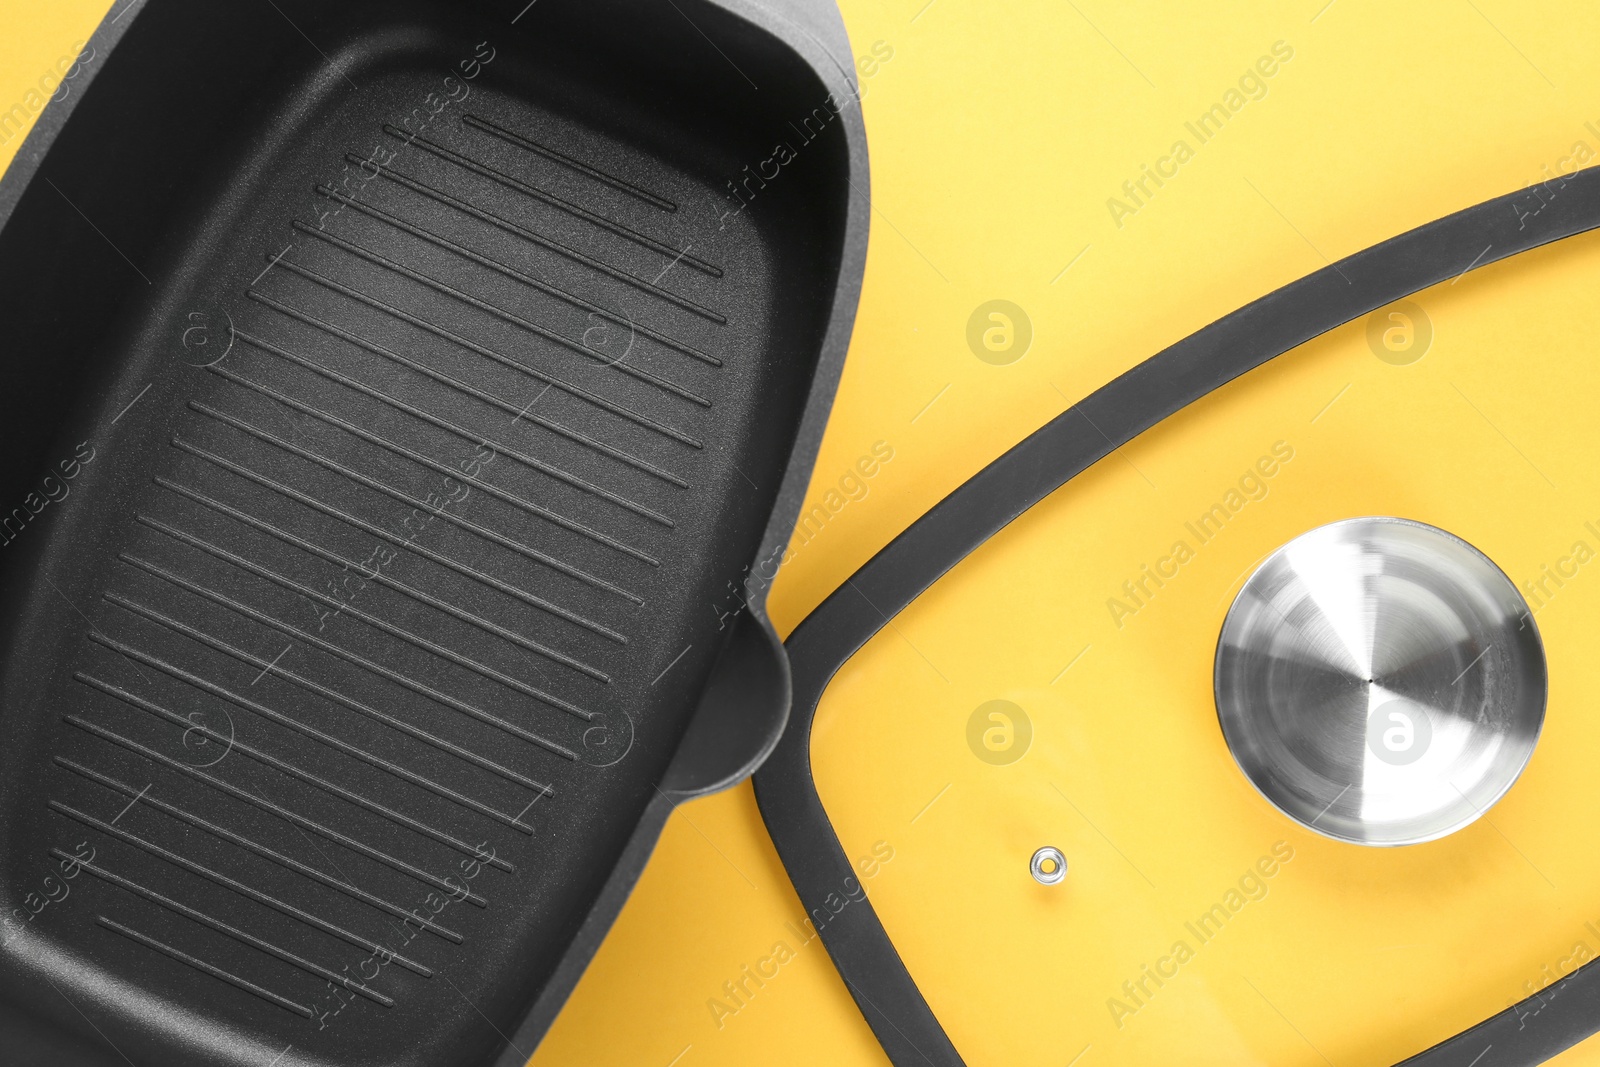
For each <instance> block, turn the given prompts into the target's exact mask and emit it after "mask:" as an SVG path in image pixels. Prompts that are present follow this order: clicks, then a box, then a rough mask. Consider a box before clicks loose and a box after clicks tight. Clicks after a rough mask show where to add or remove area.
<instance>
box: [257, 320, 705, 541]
mask: <svg viewBox="0 0 1600 1067" xmlns="http://www.w3.org/2000/svg"><path fill="white" fill-rule="evenodd" d="M233 336H235V337H237V338H238V339H239V340H241V341H243V342H244V343H245V344H247V345H250V346H251V347H252V348H255V349H258V350H260V351H262V352H266V353H269V354H270V355H274V356H277V357H278V358H279V359H282V360H285V361H287V362H289V363H293V364H294V365H295V366H298V367H303V368H305V369H306V370H308V371H310V372H311V373H313V374H315V375H318V376H319V377H322V378H326V379H327V380H328V381H330V382H335V383H337V384H339V385H342V386H344V387H345V388H346V389H350V390H352V391H353V392H357V393H360V394H361V395H362V396H366V397H370V398H371V399H373V400H376V401H378V402H379V403H381V404H384V405H386V406H388V407H390V408H392V409H393V410H395V411H398V412H400V413H401V414H404V415H409V416H411V417H412V418H414V419H416V420H418V421H419V422H425V423H427V424H428V425H430V426H435V427H438V428H439V429H441V430H443V431H445V432H446V433H448V434H452V435H454V436H456V437H459V438H461V439H462V440H463V441H466V442H467V443H468V444H482V445H487V446H489V447H491V448H493V449H494V451H495V454H496V455H500V456H505V457H506V458H508V459H513V460H515V461H517V462H518V463H520V464H522V465H523V466H524V467H526V468H528V469H529V470H531V471H533V472H535V473H536V474H542V475H544V476H545V477H546V478H549V479H551V480H552V481H557V482H561V483H563V484H564V485H568V486H571V487H572V488H574V489H576V490H578V491H579V492H580V493H587V494H588V495H590V496H593V497H596V498H598V499H600V500H604V501H606V502H607V503H610V504H615V505H616V506H617V507H619V508H622V509H623V510H624V511H629V512H632V513H633V514H635V515H638V516H640V517H641V518H644V519H648V520H649V521H650V522H653V523H656V524H657V525H660V526H665V527H667V528H668V529H671V528H672V527H673V526H674V525H676V524H675V523H674V522H673V521H672V520H671V519H669V518H667V517H666V516H665V515H663V514H661V513H660V512H659V511H656V510H654V509H652V508H649V507H646V506H645V505H643V504H640V503H639V502H637V501H635V500H630V499H628V498H627V497H625V496H623V495H621V494H620V493H614V492H612V491H611V490H609V489H604V488H602V487H600V486H598V485H596V484H594V483H593V482H591V481H588V480H587V479H584V478H580V477H578V476H577V475H575V474H572V473H570V472H568V471H564V470H562V469H561V468H560V467H556V466H553V465H552V464H549V463H546V462H545V461H544V460H542V459H537V458H535V457H533V456H529V455H527V454H525V453H523V452H519V451H517V450H516V449H514V448H511V447H510V446H508V445H506V444H505V443H503V442H500V441H496V440H495V439H494V438H492V437H490V436H489V435H487V434H479V433H474V432H472V431H471V430H468V429H466V428H465V427H462V426H457V425H456V424H455V423H453V422H450V421H449V420H448V419H441V418H439V417H438V416H437V415H430V414H429V413H428V412H426V411H423V410H422V409H421V408H419V407H416V406H415V405H413V404H408V403H406V402H405V401H404V400H400V399H399V398H397V397H394V396H391V395H389V394H388V393H385V392H383V391H382V390H380V389H374V388H373V387H372V386H370V385H365V384H363V383H361V382H358V381H356V380H355V379H354V378H350V377H347V376H346V375H343V374H340V373H339V372H338V371H335V370H330V369H328V368H327V367H323V366H320V365H319V364H317V363H314V362H312V361H311V360H309V359H306V358H305V357H304V356H297V355H295V354H294V353H293V352H290V351H288V350H287V349H285V348H283V347H282V346H280V345H275V344H273V343H272V342H270V341H265V340H262V339H261V338H259V337H256V336H254V335H253V334H248V333H245V332H244V331H243V330H240V329H235V330H234V331H233ZM604 449H609V446H602V448H597V449H596V450H597V451H602V454H604V451H603V450H604ZM614 458H616V457H614ZM627 459H628V460H632V459H633V457H631V456H629V457H627Z"/></svg>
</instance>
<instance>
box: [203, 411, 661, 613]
mask: <svg viewBox="0 0 1600 1067" xmlns="http://www.w3.org/2000/svg"><path fill="white" fill-rule="evenodd" d="M189 408H190V410H192V411H194V412H196V413H198V414H200V415H204V416H205V417H206V418H208V419H213V420H215V421H217V422H220V423H222V424H223V425H224V426H231V427H233V428H234V429H236V430H238V431H240V432H241V433H245V434H249V435H250V436H251V437H253V438H255V439H256V440H258V441H265V442H266V443H268V444H270V445H273V446H275V447H277V448H279V449H282V450H283V451H285V452H287V453H289V454H290V455H292V456H299V457H300V458H301V459H304V460H306V461H308V462H310V463H315V464H316V465H317V466H319V467H321V468H323V469H324V470H327V471H331V472H333V473H335V474H339V475H342V476H344V477H346V478H348V479H350V480H351V481H353V482H355V483H357V484H358V485H364V486H366V487H367V488H369V489H372V490H373V491H375V492H378V493H382V494H383V495H384V496H387V497H389V498H390V499H391V500H396V501H399V502H400V503H402V504H405V505H406V506H408V507H410V508H411V509H412V510H414V511H422V512H426V513H428V514H430V515H433V516H434V517H435V518H439V519H443V520H445V521H446V522H448V523H450V524H451V525H452V526H455V527H456V528H457V529H460V530H465V531H466V532H468V533H471V534H473V535H474V536H477V537H481V538H482V539H483V540H485V541H488V542H489V543H491V544H495V545H499V546H500V547H502V548H504V549H506V550H507V551H509V552H513V553H515V554H517V555H519V556H521V557H523V558H524V559H527V560H531V561H532V562H534V563H538V564H541V565H543V566H545V567H549V568H550V569H551V570H553V571H556V572H558V573H560V574H565V575H566V576H567V577H569V578H573V579H576V580H577V581H580V582H583V583H584V584H585V585H589V586H592V587H594V588H595V589H600V590H603V591H605V592H607V593H613V594H615V595H616V596H620V597H622V598H623V599H625V600H628V601H630V602H632V603H633V604H636V605H639V606H641V607H642V606H643V605H644V598H643V597H640V596H639V595H638V594H636V593H631V592H629V591H628V590H626V589H623V588H622V587H620V586H616V585H613V584H611V583H610V582H608V581H606V580H605V579H604V578H600V577H597V576H595V575H593V574H590V573H589V572H588V571H586V570H583V569H582V568H579V567H575V566H573V565H572V564H570V563H566V562H565V561H563V560H559V559H557V558H556V557H554V556H551V555H549V554H547V553H544V552H541V551H539V550H538V549H536V548H534V547H532V546H531V545H525V544H523V543H522V542H520V541H513V540H511V539H510V538H509V537H506V536H505V535H504V534H501V533H498V532H496V531H494V530H490V529H487V528H485V527H482V526H478V525H477V524H476V523H473V522H471V521H469V520H467V519H463V518H461V517H459V516H457V515H454V514H452V513H451V512H449V511H445V510H435V509H434V508H430V507H429V506H428V505H427V502H426V501H422V500H418V499H417V498H416V497H414V496H408V495H406V494H405V493H404V492H402V491H401V490H399V489H396V488H394V487H393V486H391V485H387V484H385V483H383V482H380V481H377V480H376V479H373V478H369V477H367V476H366V475H365V474H361V473H360V472H358V471H354V470H351V469H349V468H347V467H342V466H340V465H339V464H338V463H337V462H336V461H334V460H331V459H329V458H328V457H326V456H323V455H321V454H319V453H316V452H312V451H310V450H309V449H305V448H302V447H300V446H299V445H297V444H294V443H293V442H292V441H287V440H285V439H284V438H282V437H279V436H278V435H276V434H274V433H272V432H271V431H269V430H263V429H261V428H260V427H259V426H255V425H252V424H251V423H248V422H245V421H244V420H242V419H237V418H235V417H234V416H232V415H228V414H225V413H224V412H221V411H218V410H217V409H215V408H212V407H208V406H206V405H205V404H202V403H201V402H200V401H198V400H191V401H189ZM172 446H173V447H174V448H178V449H181V450H182V451H185V452H188V453H189V454H190V455H193V456H198V457H199V458H201V459H204V460H206V461H208V462H211V463H216V464H218V465H219V466H225V467H226V468H227V469H229V470H233V471H234V473H235V474H238V475H239V476H240V477H243V478H248V479H250V480H251V481H256V482H257V484H261V485H264V486H266V487H267V488H272V489H275V490H276V491H278V492H280V493H282V494H283V495H284V496H287V497H289V498H290V499H292V500H298V501H300V502H301V503H303V504H305V505H306V506H307V507H311V508H315V509H316V510H318V511H321V512H323V513H324V514H329V515H332V516H333V517H335V518H342V519H343V520H345V521H348V522H349V523H350V524H351V525H352V526H356V527H358V528H360V529H365V530H368V531H369V532H372V533H374V534H376V535H377V536H379V537H383V538H385V539H386V540H390V541H394V540H396V539H397V538H398V535H396V534H391V533H388V532H387V531H384V530H382V529H381V528H379V527H376V526H373V525H372V524H371V523H368V522H365V521H364V520H362V519H358V518H356V517H355V516H353V515H345V514H343V513H342V512H339V511H338V509H337V508H334V507H332V506H331V505H329V504H327V503H325V502H323V501H319V500H316V499H315V498H314V497H309V496H307V495H306V494H303V493H300V492H299V491H298V490H294V489H290V488H289V487H288V486H286V485H282V484H281V483H276V482H272V481H271V479H268V478H266V477H265V475H261V474H257V473H255V472H253V471H247V469H246V468H244V467H237V469H236V468H235V466H233V465H230V464H231V461H229V460H224V459H222V457H220V456H214V455H213V454H212V453H209V452H206V451H205V450H204V449H201V448H199V447H198V446H196V445H193V444H190V443H189V442H188V441H185V440H184V439H183V438H181V437H177V436H174V437H173V438H172ZM269 483H270V484H269ZM400 540H401V541H402V543H403V545H404V546H405V547H409V548H412V549H413V550H415V551H417V552H419V553H421V554H423V555H427V554H428V553H430V552H432V551H433V550H432V549H424V548H423V547H422V546H421V545H419V544H418V543H416V542H415V541H406V540H404V539H400ZM435 555H438V554H437V553H435ZM429 558H433V557H432V556H430V557H429ZM448 559H449V557H447V556H440V558H439V559H437V560H435V562H438V563H441V564H442V565H443V566H446V567H451V569H455V567H466V565H465V564H463V563H460V562H458V561H455V560H450V562H444V561H445V560H448ZM467 569H468V570H471V568H470V567H468V568H467ZM482 577H483V578H484V580H485V581H487V582H490V583H493V582H499V579H495V578H490V577H489V576H488V575H482ZM500 584H501V585H504V584H505V583H503V582H502V583H500ZM496 588H500V586H498V585H497V586H496ZM501 591H502V592H504V591H505V590H504V589H502V590H501ZM512 595H515V594H512ZM524 596H525V597H532V598H533V599H531V600H525V601H524V602H525V603H530V604H533V605H534V606H536V607H543V608H544V609H545V610H547V611H549V612H551V613H552V614H554V615H559V616H560V617H562V618H564V619H566V620H567V621H569V622H573V623H576V624H577V625H579V626H582V627H584V628H585V629H593V628H594V626H595V625H598V624H596V623H593V622H591V620H589V619H587V618H585V617H584V616H582V615H579V614H578V613H577V612H574V611H571V610H569V609H567V608H563V607H561V606H560V605H558V604H556V603H554V602H553V601H546V600H543V599H541V598H538V597H535V596H534V595H533V594H531V593H526V594H524ZM518 599H523V597H518Z"/></svg>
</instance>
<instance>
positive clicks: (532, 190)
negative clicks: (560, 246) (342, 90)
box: [383, 123, 722, 278]
mask: <svg viewBox="0 0 1600 1067" xmlns="http://www.w3.org/2000/svg"><path fill="white" fill-rule="evenodd" d="M383 132H384V133H386V134H388V135H389V136H390V137H393V138H395V139H397V140H400V141H404V142H405V143H406V144H408V145H412V144H414V145H417V146H418V147H419V148H421V149H422V150H423V151H425V152H429V153H432V154H433V155H436V156H438V157H439V158H440V159H443V160H447V161H449V162H451V163H454V164H455V165H456V166H458V167H460V168H461V169H463V170H467V171H471V172H472V173H473V174H477V175H479V176H481V177H484V178H488V179H489V180H490V181H493V182H497V183H499V184H500V185H502V186H504V187H505V188H507V189H510V190H512V191H513V192H518V193H521V194H522V195H523V196H526V197H529V198H531V199H533V200H537V201H539V202H540V203H541V204H546V205H548V206H550V207H553V208H555V209H556V210H558V211H564V212H566V213H567V214H569V215H571V216H573V217H574V218H579V219H582V220H584V221H585V222H588V223H592V224H593V225H595V226H598V227H600V228H601V229H602V230H609V231H610V232H611V233H614V234H616V235H617V236H618V237H621V238H622V239H623V240H625V241H631V242H633V243H634V244H636V245H639V246H641V247H643V248H648V249H650V250H651V251H652V252H657V253H659V254H661V255H663V256H666V257H668V258H669V259H672V258H677V259H681V260H682V261H683V263H684V264H685V265H686V266H690V267H693V268H694V269H695V270H697V271H699V272H700V273H702V274H709V275H710V276H711V277H713V278H720V277H722V268H721V267H718V266H716V265H714V264H711V263H707V262H706V261H705V260H703V259H700V258H699V257H698V256H691V255H689V254H688V252H687V250H683V249H677V248H673V247H672V246H671V245H669V244H667V243H665V242H664V241H658V240H656V239H655V238H654V237H650V236H648V235H647V234H642V233H640V232H639V231H637V230H635V229H632V228H630V227H628V226H624V225H623V224H622V223H620V222H612V221H611V220H610V219H608V218H606V217H605V216H604V215H597V214H595V213H594V212H593V211H590V210H589V209H588V208H583V207H579V206H578V205H577V204H574V203H572V202H571V201H568V200H563V199H562V198H561V197H559V196H556V195H555V194H554V193H547V192H545V191H544V190H543V189H539V188H536V187H535V186H532V185H529V184H528V183H527V182H524V181H520V180H518V179H516V178H513V177H511V175H509V174H503V173H501V172H500V171H498V170H495V169H494V168H493V167H490V166H487V165H485V164H483V163H479V162H478V161H477V160H475V159H471V158H469V157H467V156H464V155H462V154H461V153H460V152H456V151H452V150H451V149H449V148H446V147H445V146H444V145H442V144H438V143H436V142H434V141H430V140H428V139H427V138H426V137H420V136H417V135H415V134H407V133H406V132H405V131H403V130H401V129H399V128H398V127H395V126H391V125H389V124H387V123H385V124H384V127H383Z"/></svg>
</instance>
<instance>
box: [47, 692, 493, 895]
mask: <svg viewBox="0 0 1600 1067" xmlns="http://www.w3.org/2000/svg"><path fill="white" fill-rule="evenodd" d="M72 677H73V679H74V680H75V681H78V682H82V683H83V684H84V685H87V686H89V687H90V688H91V689H97V690H99V691H100V692H102V693H104V694H105V695H106V696H109V697H111V698H113V699H115V700H120V701H122V702H123V703H124V704H126V705H128V706H129V707H130V708H137V709H138V710H140V711H143V712H146V713H148V714H150V715H154V716H155V717H156V718H158V719H165V720H166V721H167V722H169V723H171V724H173V725H174V726H181V727H183V729H184V730H185V732H188V731H193V732H195V733H200V734H204V735H205V736H206V737H208V738H210V739H211V740H213V741H216V742H217V743H218V744H222V745H226V746H227V748H228V754H229V755H230V756H231V755H233V754H234V753H238V754H239V755H241V756H243V757H245V758H246V759H251V760H254V761H255V762H257V763H259V764H261V765H262V766H263V767H270V768H272V769H273V770H275V771H277V772H279V773H280V774H283V775H284V776H285V777H288V778H293V779H295V780H296V781H298V782H303V783H305V784H306V785H308V786H310V787H311V788H313V789H316V790H319V791H320V792H323V793H326V794H328V795H329V796H331V797H338V798H339V799H340V800H343V801H345V802H346V803H348V804H351V805H353V806H355V807H358V808H361V809H362V810H364V811H367V812H370V813H371V814H373V815H376V816H377V817H378V818H380V819H383V820H384V821H385V822H388V823H391V824H393V825H394V826H398V827H400V828H402V829H406V830H410V831H411V832H412V833H414V834H416V835H418V836H419V837H425V838H428V839H429V840H431V841H435V842H437V843H439V844H441V845H444V846H445V847H446V848H451V849H454V850H456V851H457V852H460V853H461V854H463V855H466V856H476V855H478V850H477V849H475V848H474V847H473V846H471V845H469V844H467V843H466V842H465V841H463V840H461V839H460V838H458V837H456V836H454V835H452V834H448V833H446V832H445V831H443V830H440V829H438V828H436V827H433V826H429V825H428V824H427V823H425V822H423V821H422V820H421V819H415V818H412V817H411V816H410V815H407V814H405V813H404V812H400V811H395V810H394V809H393V808H391V807H389V806H388V805H386V804H380V803H378V802H377V801H375V800H372V799H370V798H368V797H364V796H362V795H361V794H360V793H357V792H354V791H353V790H349V789H346V788H345V787H344V786H342V785H337V784H335V783H333V782H330V781H328V780H327V779H326V778H323V777H321V776H320V775H316V774H312V773H311V772H310V771H308V770H306V769H304V768H303V767H297V766H296V765H294V764H293V763H290V762H289V761H288V760H284V759H279V758H278V757H277V756H274V755H272V754H271V753H270V752H265V751H263V750H261V749H259V748H257V747H256V746H254V745H252V744H249V743H247V742H244V741H240V740H239V739H238V738H237V737H233V738H229V737H228V736H227V735H226V734H223V733H221V732H220V731H217V730H213V729H211V728H210V727H209V726H202V725H200V724H199V723H196V722H194V721H193V720H191V719H186V718H184V717H183V716H182V715H179V714H178V713H177V712H175V711H173V710H172V709H171V708H166V707H163V706H161V705H160V704H158V703H156V702H155V701H154V700H150V699H149V698H147V697H142V696H139V695H138V694H137V693H130V692H128V691H127V690H126V689H123V688H122V687H121V686H117V685H112V684H111V683H110V682H107V681H105V680H103V679H100V678H96V677H95V676H94V675H92V674H88V673H86V672H84V671H78V672H77V673H76V674H74V675H73V676H72ZM475 903H476V904H477V905H478V907H480V908H481V907H483V906H485V904H486V903H487V901H485V900H483V898H482V897H479V898H478V900H477V901H475Z"/></svg>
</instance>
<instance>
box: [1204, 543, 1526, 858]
mask: <svg viewBox="0 0 1600 1067" xmlns="http://www.w3.org/2000/svg"><path fill="white" fill-rule="evenodd" d="M1215 684H1216V698H1217V714H1218V717H1219V718H1220V719H1221V723H1222V733H1223V736H1224V737H1225V738H1226V739H1227V742H1228V747H1229V749H1231V750H1232V752H1233V757H1234V759H1235V760H1237V761H1238V763H1239V766H1240V768H1241V769H1242V770H1243V771H1244V773H1245V776H1246V777H1248V778H1249V779H1250V781H1251V782H1252V783H1253V784H1254V785H1255V787H1256V788H1257V789H1259V790H1260V791H1261V793H1262V794H1263V795H1264V796H1265V797H1266V798H1267V799H1268V800H1269V801H1271V802H1272V803H1273V804H1274V805H1275V806H1276V807H1277V808H1278V809H1279V810H1281V811H1282V812H1283V813H1284V814H1286V815H1288V816H1289V817H1290V818H1292V819H1294V820H1296V821H1297V822H1299V823H1301V824H1303V825H1304V826H1306V827H1309V828H1310V829H1312V830H1316V831H1317V832H1319V833H1322V834H1326V835H1328V836H1329V837H1334V838H1338V839H1339V840H1342V841H1351V842H1355V843H1357V844H1363V845H1409V844H1416V843H1418V842H1422V841H1431V840H1434V839H1436V838H1439V837H1443V836H1445V835H1446V834H1449V833H1452V832H1454V831H1456V830H1459V829H1461V828H1462V827H1463V826H1466V825H1467V824H1468V823H1470V822H1472V821H1473V820H1474V819H1476V818H1477V817H1478V816H1480V815H1482V814H1483V813H1484V812H1485V811H1486V810H1487V809H1488V808H1489V807H1490V806H1491V805H1493V804H1494V803H1495V802H1496V801H1498V800H1499V799H1500V798H1501V797H1502V796H1504V795H1505V792H1506V790H1508V789H1510V788H1511V784H1512V783H1513V782H1515V781H1516V780H1517V776H1518V775H1520V774H1521V773H1522V769H1523V768H1524V767H1525V766H1527V763H1528V759H1529V757H1530V756H1531V755H1532V754H1533V746H1534V743H1535V742H1536V741H1537V740H1538V738H1539V730H1540V727H1541V726H1542V725H1543V723H1544V709H1545V695H1546V678H1545V659H1544V646H1543V644H1542V643H1541V642H1540V640H1539V632H1538V630H1537V629H1535V627H1534V623H1533V615H1532V613H1531V612H1530V611H1529V610H1528V606H1527V604H1526V602H1525V601H1524V600H1523V599H1522V596H1521V595H1520V594H1519V593H1518V592H1517V589H1516V586H1515V585H1513V584H1512V582H1511V580H1510V579H1509V578H1507V577H1506V576H1505V574H1504V573H1503V572H1502V571H1501V570H1500V569H1499V568H1498V567H1496V566H1495V565H1494V563H1493V562H1492V561H1491V560H1490V559H1489V558H1488V557H1487V556H1485V555H1484V554H1483V553H1482V552H1479V551H1478V550H1477V549H1475V548H1473V547H1472V546H1471V545H1469V544H1467V542H1465V541H1463V540H1461V539H1460V538H1459V537H1456V536H1454V535H1453V534H1449V533H1446V532H1445V531H1443V530H1440V529H1438V528H1437V527H1433V526H1426V525H1424V524H1422V523H1419V522H1411V521H1409V520H1406V519H1393V518H1362V519H1347V520H1345V521H1343V522H1336V523H1332V524H1330V525H1327V526H1322V527H1319V528H1317V529H1315V530H1312V531H1310V532H1309V533H1305V534H1302V535H1301V536H1299V537H1297V538H1295V539H1294V540H1293V541H1290V542H1289V543H1288V544H1286V545H1284V546H1283V547H1282V548H1279V549H1278V550H1277V551H1276V552H1274V553H1273V554H1272V555H1271V556H1269V557H1268V558H1267V560H1266V562H1264V563H1262V564H1261V566H1260V567H1259V568H1258V569H1257V570H1256V572H1255V573H1254V574H1252V575H1251V576H1250V578H1249V579H1248V580H1247V581H1246V582H1245V584H1244V588H1243V589H1241V590H1240V591H1239V595H1238V597H1237V598H1235V600H1234V602H1233V606H1232V607H1231V608H1229V610H1228V616H1227V618H1226V620H1224V622H1223V624H1222V636H1221V638H1220V639H1219V641H1218V643H1217V661H1216V679H1215Z"/></svg>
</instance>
